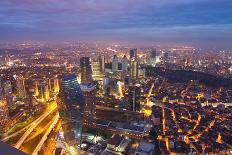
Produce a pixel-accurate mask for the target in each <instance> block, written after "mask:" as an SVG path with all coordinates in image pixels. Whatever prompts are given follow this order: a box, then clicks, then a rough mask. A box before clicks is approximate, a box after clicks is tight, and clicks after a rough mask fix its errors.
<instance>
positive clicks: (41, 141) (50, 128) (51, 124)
mask: <svg viewBox="0 0 232 155" xmlns="http://www.w3.org/2000/svg"><path fill="white" fill-rule="evenodd" d="M58 120H59V115H58V113H57V114H56V115H55V117H54V118H53V119H52V121H51V122H49V124H50V125H49V128H48V129H47V131H46V132H45V134H44V135H43V137H42V138H41V140H40V142H39V143H38V145H37V146H36V148H35V150H34V151H33V153H32V155H37V153H38V151H39V150H40V149H41V148H42V146H43V144H44V142H45V141H46V140H47V136H48V135H49V134H50V132H51V130H52V129H53V127H54V126H55V125H56V123H57V122H58Z"/></svg>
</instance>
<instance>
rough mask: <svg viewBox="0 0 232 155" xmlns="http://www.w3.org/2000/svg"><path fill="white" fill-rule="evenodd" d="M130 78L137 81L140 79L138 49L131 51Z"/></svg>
mask: <svg viewBox="0 0 232 155" xmlns="http://www.w3.org/2000/svg"><path fill="white" fill-rule="evenodd" d="M130 78H131V79H132V80H136V79H137V78H138V60H137V49H131V50H130Z"/></svg>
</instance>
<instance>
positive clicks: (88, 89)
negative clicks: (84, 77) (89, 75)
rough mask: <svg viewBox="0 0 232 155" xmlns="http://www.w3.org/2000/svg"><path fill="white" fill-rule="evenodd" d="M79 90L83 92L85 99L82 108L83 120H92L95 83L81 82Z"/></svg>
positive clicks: (94, 103) (93, 116) (93, 115)
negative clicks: (83, 107)
mask: <svg viewBox="0 0 232 155" xmlns="http://www.w3.org/2000/svg"><path fill="white" fill-rule="evenodd" d="M81 90H82V92H83V94H84V100H85V109H84V119H83V120H84V122H85V123H87V122H92V120H93V119H94V118H95V106H96V97H95V94H94V93H95V90H96V85H95V84H92V83H88V84H82V85H81Z"/></svg>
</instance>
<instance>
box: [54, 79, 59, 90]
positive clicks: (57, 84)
mask: <svg viewBox="0 0 232 155" xmlns="http://www.w3.org/2000/svg"><path fill="white" fill-rule="evenodd" d="M53 85H54V92H55V93H58V92H59V91H60V84H59V79H58V78H55V79H54V81H53Z"/></svg>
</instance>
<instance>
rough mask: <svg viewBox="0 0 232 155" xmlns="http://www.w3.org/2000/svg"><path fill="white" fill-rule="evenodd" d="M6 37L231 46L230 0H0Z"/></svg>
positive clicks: (0, 35)
mask: <svg viewBox="0 0 232 155" xmlns="http://www.w3.org/2000/svg"><path fill="white" fill-rule="evenodd" d="M8 41H10V42H14V41H106V42H108V41H118V42H131V43H144V44H145V43H148V44H150V43H165V44H169V43H173V44H189V45H194V46H199V47H212V48H214V47H215V48H225V49H232V0H0V42H8Z"/></svg>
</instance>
